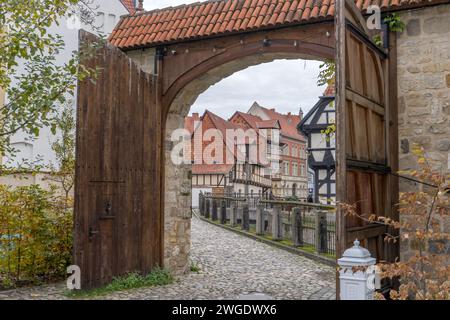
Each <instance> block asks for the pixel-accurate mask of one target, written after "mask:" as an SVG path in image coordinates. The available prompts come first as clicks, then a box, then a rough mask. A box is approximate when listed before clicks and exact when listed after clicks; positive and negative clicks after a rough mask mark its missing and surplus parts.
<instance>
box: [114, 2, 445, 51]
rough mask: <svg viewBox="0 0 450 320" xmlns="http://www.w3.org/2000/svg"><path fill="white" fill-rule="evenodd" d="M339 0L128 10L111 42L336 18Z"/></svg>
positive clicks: (362, 5)
mask: <svg viewBox="0 0 450 320" xmlns="http://www.w3.org/2000/svg"><path fill="white" fill-rule="evenodd" d="M335 1H336V0H209V1H203V2H196V3H192V4H187V5H181V6H177V7H168V8H163V9H158V10H153V11H148V12H143V13H136V14H135V15H129V16H124V17H122V19H121V20H120V22H119V23H118V25H117V26H116V28H115V29H114V31H113V32H112V34H111V36H110V38H109V40H110V42H111V43H112V44H113V45H115V46H117V47H119V48H121V49H133V48H139V47H151V46H155V45H158V44H162V43H169V42H180V41H186V40H192V39H196V38H201V37H208V36H217V35H222V34H227V33H239V32H246V31H251V30H253V29H265V28H272V27H277V26H282V25H291V24H294V25H295V24H306V23H311V22H316V21H322V20H327V19H331V18H332V17H333V16H334V11H335V5H334V4H335ZM442 2H443V1H442V0H355V3H356V6H357V7H358V8H359V9H361V10H362V11H364V10H366V9H367V8H368V7H369V6H370V5H380V7H381V9H383V10H397V9H407V8H412V7H421V6H426V5H432V4H436V3H442Z"/></svg>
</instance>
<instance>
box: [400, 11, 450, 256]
mask: <svg viewBox="0 0 450 320" xmlns="http://www.w3.org/2000/svg"><path fill="white" fill-rule="evenodd" d="M400 17H401V19H402V21H403V22H405V24H406V30H405V31H404V32H403V33H401V34H398V39H397V45H398V51H397V54H398V58H397V65H398V68H397V72H398V108H399V111H398V113H399V139H400V141H399V146H400V150H399V154H400V155H399V158H400V170H408V169H414V168H415V167H416V163H417V159H416V158H415V157H414V155H413V154H412V153H411V148H412V144H413V143H418V144H420V145H422V146H423V147H424V149H425V150H426V153H427V155H428V156H429V157H430V158H431V163H432V164H433V166H434V167H435V168H436V169H440V170H442V172H443V173H446V172H447V173H448V172H449V169H450V120H449V118H450V4H444V5H439V6H434V7H428V8H424V9H418V10H410V11H404V12H401V13H400ZM417 188H420V186H419V185H415V184H413V183H408V182H406V181H405V180H402V179H401V180H400V192H402V191H403V192H404V191H412V190H417ZM441 229H442V231H444V230H445V231H446V232H450V220H449V218H447V219H446V220H442V221H441ZM410 249H411V244H410V243H408V242H404V243H402V246H401V255H402V257H403V258H407V257H408V256H409V255H410V254H411V250H410ZM435 249H436V248H433V247H430V248H429V250H430V251H432V252H434V253H438V252H436V250H435ZM439 253H443V254H450V242H449V243H447V246H446V249H445V250H444V251H440V252H439Z"/></svg>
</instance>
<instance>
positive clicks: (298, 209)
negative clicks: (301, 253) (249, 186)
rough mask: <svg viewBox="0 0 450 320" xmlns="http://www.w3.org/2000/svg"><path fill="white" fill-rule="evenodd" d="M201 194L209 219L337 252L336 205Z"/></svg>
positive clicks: (201, 208)
mask: <svg viewBox="0 0 450 320" xmlns="http://www.w3.org/2000/svg"><path fill="white" fill-rule="evenodd" d="M199 197H200V198H199V212H200V215H201V216H203V217H205V218H211V219H212V220H214V221H218V222H220V223H223V224H230V225H231V226H241V228H242V229H244V230H246V231H249V232H256V233H257V234H259V235H262V236H266V237H271V238H272V239H273V240H281V241H282V240H285V241H287V242H288V243H291V244H292V245H293V246H296V247H305V249H308V250H314V251H315V252H317V253H320V254H328V255H334V254H335V252H336V219H335V209H336V207H335V206H331V205H323V204H316V203H308V202H303V201H288V200H283V199H273V198H272V199H268V197H267V196H249V197H245V196H239V195H214V194H210V193H205V194H202V193H201V194H200V196H199Z"/></svg>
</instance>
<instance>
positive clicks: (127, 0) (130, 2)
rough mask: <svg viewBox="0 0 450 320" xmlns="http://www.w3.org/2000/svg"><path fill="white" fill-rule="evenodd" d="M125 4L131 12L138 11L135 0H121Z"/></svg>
mask: <svg viewBox="0 0 450 320" xmlns="http://www.w3.org/2000/svg"><path fill="white" fill-rule="evenodd" d="M120 2H122V4H123V6H124V7H125V8H126V9H127V10H128V12H129V13H130V14H135V13H136V3H135V0H120Z"/></svg>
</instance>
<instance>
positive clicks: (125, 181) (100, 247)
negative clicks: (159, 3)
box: [74, 31, 162, 289]
mask: <svg viewBox="0 0 450 320" xmlns="http://www.w3.org/2000/svg"><path fill="white" fill-rule="evenodd" d="M96 41H97V39H96V37H95V36H93V35H91V34H88V33H86V32H83V31H82V32H80V43H93V42H96ZM87 60H88V61H84V64H85V65H87V66H88V67H94V68H95V67H97V68H100V73H99V75H98V77H97V79H95V80H89V79H87V80H85V81H82V82H80V83H79V87H78V103H77V152H76V185H75V213H74V215H75V217H74V223H75V226H74V256H75V257H74V258H75V264H76V265H78V266H79V267H80V269H81V282H82V288H83V289H86V288H92V287H96V286H100V285H103V284H106V283H108V282H110V281H111V279H112V277H115V276H119V275H124V274H126V273H129V272H134V271H138V272H141V273H147V272H149V271H151V269H152V268H153V267H155V266H157V265H161V264H162V260H161V259H162V258H161V257H162V254H161V253H162V241H161V235H162V232H161V215H160V211H161V200H160V189H161V188H160V174H161V167H160V141H161V133H160V132H161V121H160V111H159V110H158V108H157V107H156V94H155V79H154V78H153V76H150V75H148V74H146V73H144V72H143V71H141V70H140V68H139V67H138V66H136V65H135V64H134V63H133V62H132V61H131V60H130V59H129V58H128V57H127V56H126V55H125V54H124V53H122V52H121V51H120V50H118V49H117V48H114V47H112V46H110V45H105V46H103V47H102V48H100V49H99V50H98V51H97V54H96V55H95V57H92V58H88V59H87Z"/></svg>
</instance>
